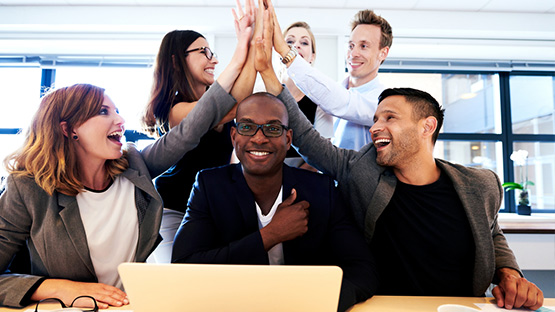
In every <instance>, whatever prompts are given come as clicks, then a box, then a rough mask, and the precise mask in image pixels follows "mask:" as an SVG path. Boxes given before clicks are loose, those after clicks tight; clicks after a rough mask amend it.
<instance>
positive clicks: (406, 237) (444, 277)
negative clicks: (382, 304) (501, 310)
mask: <svg viewBox="0 0 555 312" xmlns="http://www.w3.org/2000/svg"><path fill="white" fill-rule="evenodd" d="M371 249H372V251H373V252H374V256H375V257H376V260H377V263H378V271H379V273H380V288H379V289H378V294H382V295H412V296H472V295H473V293H472V279H473V269H474V249H475V247H474V239H473V236H472V232H471V230H470V224H469V222H468V218H467V216H466V214H465V211H464V208H463V206H462V203H461V201H460V199H459V197H458V195H457V193H456V192H455V188H454V187H453V183H452V182H451V180H450V179H449V177H448V176H447V175H446V174H445V173H443V172H442V173H441V176H440V178H439V179H438V180H437V181H436V182H434V183H432V184H429V185H424V186H415V185H409V184H405V183H402V182H400V181H399V182H397V187H396V189H395V193H394V194H393V198H392V199H391V201H390V203H389V205H388V206H387V207H386V208H385V210H384V212H383V213H382V215H381V216H380V217H379V219H378V221H377V223H376V229H375V233H374V236H373V238H372V242H371Z"/></svg>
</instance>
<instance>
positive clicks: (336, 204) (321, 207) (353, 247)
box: [172, 93, 377, 311]
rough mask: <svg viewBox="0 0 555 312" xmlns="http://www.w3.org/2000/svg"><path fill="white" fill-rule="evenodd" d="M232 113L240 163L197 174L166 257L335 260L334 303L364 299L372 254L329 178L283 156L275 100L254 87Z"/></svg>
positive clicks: (286, 138)
mask: <svg viewBox="0 0 555 312" xmlns="http://www.w3.org/2000/svg"><path fill="white" fill-rule="evenodd" d="M236 119H237V126H236V127H235V128H232V130H231V137H232V142H233V146H234V148H235V151H236V154H237V157H238V158H239V160H240V161H241V163H240V164H235V165H228V166H224V167H220V168H214V169H207V170H202V171H201V172H200V173H199V174H198V175H197V180H196V182H195V184H194V187H193V190H192V191H191V196H190V197H189V202H188V207H187V211H186V214H185V218H184V219H183V223H182V224H181V227H180V228H179V230H178V232H177V234H176V237H175V241H174V246H173V254H172V262H190V263H212V264H274V265H337V266H339V267H341V268H342V270H343V283H342V287H341V295H340V301H339V310H340V311H344V310H346V309H347V308H349V307H350V306H352V305H353V304H355V303H357V302H360V301H363V300H366V299H367V298H369V297H370V296H371V295H372V294H373V293H374V291H375V289H376V288H377V283H376V281H377V273H376V270H375V267H374V262H373V258H372V257H371V255H370V252H369V250H368V248H366V246H365V242H364V238H363V235H362V232H360V231H359V230H358V229H357V228H356V226H355V224H354V221H353V219H352V216H351V215H350V210H349V209H348V208H346V207H344V206H343V202H344V201H342V200H341V199H340V197H339V193H338V192H337V190H336V188H335V183H334V181H333V179H331V178H330V177H328V176H326V175H322V174H318V173H313V172H309V171H307V170H302V169H297V168H291V167H288V166H287V165H285V164H284V163H283V160H284V159H285V155H286V152H287V150H288V149H289V148H290V146H291V140H292V131H291V130H289V129H288V127H287V124H288V115H287V111H286V109H285V106H284V105H283V103H282V102H281V101H280V100H278V99H277V98H276V97H275V96H273V95H271V94H269V93H257V94H254V95H252V96H250V97H248V98H247V99H245V100H244V101H243V102H241V103H240V104H239V106H238V108H237V117H236ZM269 291H271V290H269Z"/></svg>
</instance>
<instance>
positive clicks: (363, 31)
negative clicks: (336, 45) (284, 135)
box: [274, 10, 393, 150]
mask: <svg viewBox="0 0 555 312" xmlns="http://www.w3.org/2000/svg"><path fill="white" fill-rule="evenodd" d="M276 20H277V19H276ZM351 26H352V28H351V29H352V31H351V36H350V40H349V46H348V50H347V59H346V64H347V68H348V70H349V77H347V78H346V79H345V80H344V81H343V82H340V83H337V82H335V81H333V80H332V79H330V78H329V77H326V76H325V75H324V74H322V73H321V72H319V71H318V70H316V69H315V68H313V67H312V66H310V64H308V62H306V61H305V60H304V59H303V58H302V57H295V56H296V53H295V51H294V49H293V50H292V49H291V48H290V47H289V46H288V45H287V44H286V43H285V41H284V40H283V37H282V36H281V37H280V35H281V34H280V33H279V30H278V31H275V32H274V47H275V49H276V51H277V52H278V53H279V54H280V55H281V56H282V58H283V63H285V65H286V66H287V73H288V74H289V76H290V77H291V79H293V81H294V82H295V84H296V85H297V86H298V87H299V89H300V90H301V91H302V92H303V93H304V94H306V95H307V96H308V97H309V98H310V99H311V100H312V101H313V102H314V103H316V104H317V105H319V106H320V108H322V110H324V111H325V112H326V113H328V114H330V115H333V116H335V117H336V118H335V121H334V141H333V143H334V144H335V145H336V146H339V147H342V148H348V149H354V150H359V149H360V148H361V147H362V146H364V145H366V144H367V143H369V142H371V141H372V140H371V136H370V132H369V130H370V127H371V126H372V124H373V122H372V120H373V117H374V112H375V111H376V107H377V105H378V96H379V95H380V93H381V92H382V91H383V90H384V89H385V86H384V85H382V84H381V83H380V81H379V80H378V69H379V68H380V65H381V64H382V63H383V61H384V60H385V58H386V57H387V55H388V53H389V48H390V47H391V43H392V41H393V34H392V30H391V26H390V25H389V23H388V22H387V21H386V20H385V19H384V18H382V17H381V16H378V15H376V14H375V13H374V12H373V11H371V10H361V11H359V12H358V13H357V14H356V15H355V17H354V19H353V21H352V24H351Z"/></svg>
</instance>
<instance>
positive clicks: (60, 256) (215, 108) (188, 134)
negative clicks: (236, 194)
mask: <svg viewBox="0 0 555 312" xmlns="http://www.w3.org/2000/svg"><path fill="white" fill-rule="evenodd" d="M235 102H236V101H235V100H234V99H233V97H232V96H231V95H229V94H228V93H227V92H225V90H224V89H222V87H221V86H220V85H219V84H218V83H214V84H213V85H212V87H210V89H209V90H208V91H207V92H206V93H205V94H204V96H203V97H202V98H201V99H200V100H199V102H198V103H197V105H196V106H195V108H194V109H193V110H192V111H191V112H190V113H189V115H188V116H187V118H185V119H183V120H182V121H181V123H180V124H179V125H178V126H177V127H175V128H173V129H172V130H171V131H170V132H168V133H167V134H166V135H164V136H163V137H161V138H160V139H158V140H157V141H156V142H154V143H153V144H151V145H149V146H148V147H146V148H145V149H143V150H142V151H140V152H139V151H137V149H135V147H134V146H133V145H132V144H130V145H129V146H128V152H127V155H126V157H127V158H128V160H129V168H128V169H127V170H126V171H124V172H123V173H122V174H121V175H122V176H123V177H125V178H127V179H128V180H129V181H131V182H132V183H133V184H134V185H135V193H134V194H122V196H134V198H135V203H136V207H137V214H138V220H139V239H138V243H137V251H136V255H135V261H145V260H146V258H147V257H148V256H149V254H150V253H151V252H152V251H153V250H154V249H155V248H156V246H157V245H158V243H159V242H160V240H161V239H160V235H159V233H158V232H159V229H160V221H161V218H162V207H163V206H162V199H161V198H160V196H159V195H158V193H157V192H156V190H155V188H154V185H153V184H152V178H154V177H156V176H158V175H159V174H161V173H163V172H164V171H165V170H167V169H168V168H169V167H170V166H172V165H173V164H174V163H175V162H176V161H178V160H179V159H181V157H183V155H184V154H185V153H186V152H187V151H189V150H191V149H193V148H194V147H195V146H196V145H197V144H198V142H199V140H200V138H201V137H202V135H204V133H206V132H207V131H208V130H209V129H211V128H213V127H215V126H216V125H217V124H218V122H219V121H220V120H221V119H222V118H223V117H224V116H225V115H226V114H227V112H228V111H229V110H230V109H231V108H232V107H233V105H234V104H235ZM22 248H28V249H29V253H30V255H31V275H21V274H2V275H0V305H5V306H13V307H18V306H24V305H27V304H29V303H28V302H24V301H25V300H24V299H25V298H26V297H27V296H29V295H30V294H28V293H29V292H30V291H33V290H34V289H35V287H36V284H37V283H39V282H40V281H41V280H42V279H44V278H61V279H69V280H73V281H81V282H97V278H96V274H95V271H94V267H93V264H92V261H91V258H90V254H89V248H88V245H87V239H86V234H85V230H84V227H83V223H82V221H81V216H80V214H79V207H78V206H77V200H76V198H75V196H67V195H64V194H61V193H58V192H54V194H53V195H52V196H50V195H48V194H47V193H46V192H45V191H44V190H43V189H41V188H40V187H39V186H38V185H37V184H36V183H35V181H34V179H33V178H28V177H15V176H12V175H10V176H9V177H8V183H7V187H6V191H5V192H4V193H3V194H2V196H1V197H0V272H5V271H6V269H7V268H8V266H9V264H10V262H11V260H12V257H13V256H14V255H15V254H16V253H17V252H18V251H19V250H20V249H22ZM114 269H115V268H114Z"/></svg>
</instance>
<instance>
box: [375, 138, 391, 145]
mask: <svg viewBox="0 0 555 312" xmlns="http://www.w3.org/2000/svg"><path fill="white" fill-rule="evenodd" d="M380 143H391V140H389V139H379V140H376V141H374V144H380Z"/></svg>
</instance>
